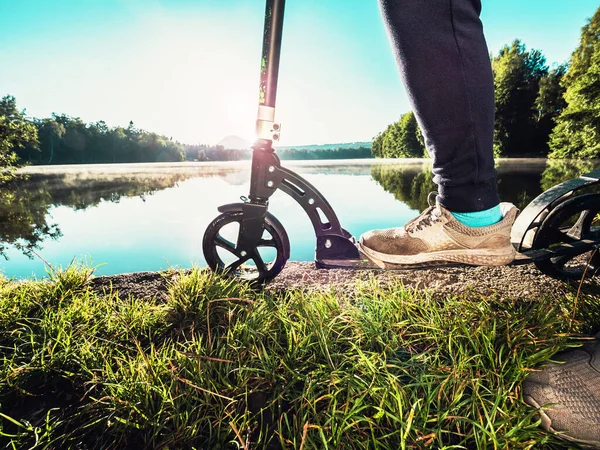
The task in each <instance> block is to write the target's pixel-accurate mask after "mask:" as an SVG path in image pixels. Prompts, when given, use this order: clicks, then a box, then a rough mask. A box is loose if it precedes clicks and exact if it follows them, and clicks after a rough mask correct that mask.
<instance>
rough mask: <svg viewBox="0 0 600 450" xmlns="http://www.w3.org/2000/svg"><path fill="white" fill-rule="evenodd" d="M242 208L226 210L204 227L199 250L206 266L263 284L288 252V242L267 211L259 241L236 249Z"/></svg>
mask: <svg viewBox="0 0 600 450" xmlns="http://www.w3.org/2000/svg"><path fill="white" fill-rule="evenodd" d="M243 216H244V214H243V212H242V211H228V212H225V213H223V214H221V215H219V216H218V217H217V218H215V219H214V220H213V221H212V222H211V223H210V224H209V225H208V227H207V228H206V231H205V233H204V239H203V241H202V250H203V252H204V258H205V259H206V262H207V263H208V266H209V267H210V268H211V269H212V270H214V271H216V272H220V273H224V274H226V275H228V276H232V277H235V278H240V279H244V280H249V281H252V282H254V283H263V282H266V281H269V280H271V279H273V278H275V277H276V276H277V275H279V273H280V272H281V271H282V270H283V268H284V267H285V263H286V261H287V259H288V258H289V255H290V241H289V239H288V236H287V233H286V232H285V229H284V228H283V226H282V225H281V223H279V221H278V220H277V219H276V218H275V217H274V216H273V215H272V214H269V213H267V216H266V218H265V223H264V231H263V235H262V238H261V240H260V241H259V243H258V245H257V246H256V247H254V248H244V249H242V248H240V246H239V245H238V233H239V229H240V227H241V223H242V218H243Z"/></svg>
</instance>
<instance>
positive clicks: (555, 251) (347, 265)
mask: <svg viewBox="0 0 600 450" xmlns="http://www.w3.org/2000/svg"><path fill="white" fill-rule="evenodd" d="M598 247H600V243H599V242H596V241H593V240H589V239H584V240H581V241H579V242H576V243H572V244H569V243H566V244H561V245H556V246H553V247H552V248H543V249H539V250H528V251H525V252H523V253H517V254H516V256H515V259H514V261H513V262H512V263H510V264H509V265H510V266H519V265H522V264H530V263H532V262H534V261H541V260H545V259H550V258H555V257H558V256H565V255H578V254H582V253H585V252H587V251H590V249H595V248H598ZM357 248H358V246H357ZM358 252H359V254H360V256H361V258H360V259H322V260H316V261H315V265H316V266H317V268H319V269H351V270H412V269H432V268H436V267H474V266H470V265H469V264H460V263H456V262H452V261H439V262H427V263H418V264H393V263H388V262H385V261H381V260H379V259H376V258H373V257H371V256H367V255H366V254H365V253H363V252H361V251H360V248H359V250H358Z"/></svg>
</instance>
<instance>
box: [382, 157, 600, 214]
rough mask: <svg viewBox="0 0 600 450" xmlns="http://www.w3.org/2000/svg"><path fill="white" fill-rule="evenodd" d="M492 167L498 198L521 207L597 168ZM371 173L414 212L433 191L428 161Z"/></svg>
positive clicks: (525, 163) (581, 164)
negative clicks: (494, 173) (494, 170)
mask: <svg viewBox="0 0 600 450" xmlns="http://www.w3.org/2000/svg"><path fill="white" fill-rule="evenodd" d="M496 167H497V169H498V189H499V193H500V198H501V199H502V201H506V202H511V203H514V204H515V205H517V207H518V208H519V209H521V210H522V209H523V208H525V207H526V206H527V205H528V204H529V203H530V202H531V201H532V200H533V199H534V198H535V197H537V196H538V195H539V194H541V193H542V192H543V191H545V190H547V189H550V188H551V187H552V186H555V185H557V184H559V183H562V182H563V181H566V180H569V179H571V178H576V177H578V176H579V175H582V174H584V173H586V172H589V171H591V170H594V169H596V168H599V167H600V161H559V160H548V161H545V160H541V159H537V160H534V159H523V160H514V159H513V160H500V161H498V163H497V166H496ZM371 176H372V177H373V179H374V180H375V181H376V182H377V183H379V184H380V185H381V186H382V187H383V188H384V189H385V190H386V191H387V192H390V193H391V194H393V195H394V196H395V197H396V198H397V199H398V200H400V201H401V202H403V203H405V204H406V205H408V206H409V207H410V208H411V209H415V210H418V211H423V210H424V209H426V208H427V206H428V204H427V197H428V195H429V192H432V191H436V190H437V187H436V185H435V183H434V182H433V174H432V172H431V164H430V163H419V164H415V163H413V164H408V165H405V164H392V165H389V164H387V165H384V164H374V165H373V166H371Z"/></svg>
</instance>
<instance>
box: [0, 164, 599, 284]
mask: <svg viewBox="0 0 600 450" xmlns="http://www.w3.org/2000/svg"><path fill="white" fill-rule="evenodd" d="M284 165H285V166H287V167H290V168H292V170H295V171H297V172H299V173H300V174H301V175H302V176H303V177H305V178H306V179H307V180H308V181H309V182H311V183H312V184H313V185H315V186H316V187H317V188H318V189H319V190H320V191H321V192H322V193H323V194H324V195H325V197H326V198H327V199H328V200H329V202H330V203H331V205H332V206H333V208H334V209H335V211H336V213H337V215H338V217H339V219H340V221H341V223H342V226H343V227H344V228H346V229H347V230H348V231H350V232H351V233H352V234H353V235H354V236H356V237H358V236H360V235H361V234H362V233H363V232H365V231H368V230H370V229H373V228H386V227H393V226H399V225H402V224H404V223H406V222H407V221H408V220H410V219H411V218H413V217H414V216H415V215H416V214H418V212H420V211H421V210H423V209H424V208H426V207H427V195H428V193H429V192H430V191H432V190H435V186H434V184H433V182H432V175H431V165H430V162H428V161H424V160H416V161H415V160H412V161H401V162H399V161H398V160H394V161H392V162H389V161H378V160H375V161H374V160H346V161H316V162H315V161H286V162H284ZM599 167H600V162H598V161H594V162H589V161H588V162H585V163H573V162H569V163H565V162H560V161H550V162H547V161H545V160H531V159H522V160H499V161H498V170H499V174H500V175H499V180H498V182H499V187H500V195H501V197H502V200H503V201H511V202H513V203H515V204H516V205H518V206H519V207H521V208H523V207H524V206H525V205H526V204H527V203H528V202H529V201H531V200H532V199H533V198H535V197H536V196H537V195H538V194H540V193H541V192H543V191H544V190H546V189H548V188H550V187H552V186H553V185H555V184H557V183H560V182H561V181H564V180H566V179H569V178H573V177H576V176H578V175H580V174H582V173H585V172H588V171H590V170H594V169H596V168H599ZM249 168H250V163H249V162H248V161H245V162H234V163H184V164H114V165H89V166H84V165H80V166H45V167H30V168H27V169H25V170H23V171H22V173H24V174H27V176H28V179H27V180H24V181H18V182H13V183H11V184H10V185H8V186H4V187H3V188H2V190H1V191H0V272H2V273H3V274H4V275H6V276H8V277H19V278H21V277H37V278H40V277H43V276H46V273H47V272H46V263H49V264H51V265H54V266H63V267H64V266H67V265H69V263H70V262H71V261H73V260H74V259H75V260H78V261H86V262H88V263H90V264H91V265H93V266H97V268H96V274H97V275H110V274H115V273H124V272H134V271H146V270H160V269H166V268H169V267H184V268H186V267H191V266H192V265H193V264H195V265H200V266H203V265H205V261H204V257H203V255H202V236H203V234H204V230H205V229H206V226H207V225H208V223H209V222H210V221H211V220H212V219H213V218H215V217H216V216H217V215H218V212H217V207H218V206H219V205H222V204H225V203H233V202H238V201H239V197H240V196H241V195H248V188H249V187H248V186H249V180H250V171H249ZM269 211H270V212H271V213H272V214H274V215H275V216H276V217H277V218H278V219H279V220H280V221H281V222H282V224H283V225H284V227H285V228H286V231H287V233H288V235H289V238H290V242H291V258H290V259H291V260H292V261H312V260H313V258H314V247H315V238H314V233H313V229H312V226H311V224H310V221H309V219H308V217H307V216H306V215H305V214H304V212H303V210H302V209H301V208H300V206H299V205H297V204H296V203H295V202H294V201H293V200H292V199H291V198H289V197H287V195H286V194H284V193H282V192H277V193H276V194H275V195H274V196H273V197H272V200H271V202H270V205H269Z"/></svg>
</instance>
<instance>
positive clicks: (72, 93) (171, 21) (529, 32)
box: [0, 0, 599, 145]
mask: <svg viewBox="0 0 600 450" xmlns="http://www.w3.org/2000/svg"><path fill="white" fill-rule="evenodd" d="M482 4H483V11H482V15H481V17H482V22H483V24H484V30H485V33H486V38H487V41H488V47H489V50H490V52H491V53H492V54H494V55H495V54H497V53H498V51H499V50H500V49H501V48H502V47H503V46H504V45H505V44H510V43H511V42H512V41H513V40H514V39H516V38H519V39H521V40H522V41H523V42H524V43H525V44H526V45H527V48H529V49H531V48H535V49H538V50H541V51H542V53H543V54H544V55H545V56H546V58H547V61H548V63H549V64H550V65H551V64H552V63H562V62H566V61H568V59H569V57H570V55H571V53H572V52H573V50H574V49H575V47H576V46H577V45H578V42H579V36H580V30H581V27H583V26H584V25H585V24H586V22H587V19H589V18H590V17H591V16H592V15H593V14H594V12H595V11H596V9H597V8H598V6H599V5H598V0H526V1H524V0H482ZM263 22H264V1H263V0H51V1H49V0H19V1H15V0H0V96H4V95H6V94H10V95H13V96H15V97H16V99H17V104H18V106H19V108H24V109H26V112H27V114H28V115H30V116H33V117H48V116H50V114H51V113H53V112H56V113H65V114H68V115H70V116H74V117H81V119H82V120H84V121H85V122H94V121H98V120H104V121H105V122H106V123H107V124H108V125H109V126H118V125H120V126H127V124H128V123H129V121H130V120H131V121H133V122H134V124H135V125H136V127H138V128H142V129H145V130H148V131H154V132H157V133H160V134H164V135H166V136H169V137H172V138H173V139H176V140H179V141H180V142H184V143H188V144H197V143H203V144H216V143H217V142H218V141H220V140H221V139H222V138H224V137H226V136H228V135H238V136H241V137H243V138H245V139H247V140H248V141H252V140H254V121H255V119H256V110H257V104H258V80H259V68H260V55H261V43H262V30H263ZM279 76H280V79H279V87H278V95H277V108H276V121H277V122H281V123H282V130H281V131H282V132H281V141H280V144H281V145H304V144H323V143H341V142H354V141H369V140H371V139H372V138H373V137H374V136H375V135H376V134H377V133H379V132H381V131H383V130H384V129H385V128H386V127H387V125H388V124H390V123H392V122H395V121H396V120H398V118H399V116H400V115H401V114H403V113H405V112H407V111H409V110H410V105H409V103H408V100H407V97H406V94H405V92H404V87H403V86H402V84H401V82H400V78H399V75H398V70H397V67H396V63H395V60H394V57H393V53H392V50H391V46H390V44H389V41H388V38H387V35H386V32H385V29H384V26H383V22H382V20H381V16H380V12H379V7H378V4H377V1H376V0H287V2H286V11H285V22H284V32H283V43H282V56H281V68H280V75H279Z"/></svg>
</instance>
